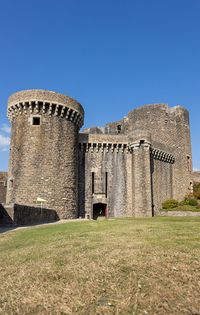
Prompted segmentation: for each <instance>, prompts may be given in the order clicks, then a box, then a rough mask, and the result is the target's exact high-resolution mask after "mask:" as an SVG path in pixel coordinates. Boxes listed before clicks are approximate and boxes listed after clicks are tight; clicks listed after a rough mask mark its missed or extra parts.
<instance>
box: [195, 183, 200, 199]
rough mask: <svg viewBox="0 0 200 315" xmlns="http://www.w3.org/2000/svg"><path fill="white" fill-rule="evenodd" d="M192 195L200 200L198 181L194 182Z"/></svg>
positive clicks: (199, 184)
mask: <svg viewBox="0 0 200 315" xmlns="http://www.w3.org/2000/svg"><path fill="white" fill-rule="evenodd" d="M194 197H195V198H197V199H198V200H200V183H196V184H194Z"/></svg>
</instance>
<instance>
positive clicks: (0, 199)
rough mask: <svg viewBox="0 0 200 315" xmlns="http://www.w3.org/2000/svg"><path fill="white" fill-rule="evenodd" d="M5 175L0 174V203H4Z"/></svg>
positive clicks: (3, 173)
mask: <svg viewBox="0 0 200 315" xmlns="http://www.w3.org/2000/svg"><path fill="white" fill-rule="evenodd" d="M7 176H8V175H7V173H6V172H0V203H5V202H6V189H7Z"/></svg>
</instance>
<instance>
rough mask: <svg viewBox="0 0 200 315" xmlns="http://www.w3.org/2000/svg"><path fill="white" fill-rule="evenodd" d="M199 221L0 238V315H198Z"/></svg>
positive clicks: (64, 228)
mask: <svg viewBox="0 0 200 315" xmlns="http://www.w3.org/2000/svg"><path fill="white" fill-rule="evenodd" d="M199 261H200V218H191V217H190V218H188V217H187V218H168V217H167V218H148V219H114V220H105V221H83V222H80V221H77V222H70V223H66V224H57V225H50V226H43V227H33V228H28V229H22V230H16V231H11V232H6V233H2V234H0V279H1V282H0V283H1V284H0V314H3V315H11V314H14V315H17V314H23V315H26V314H27V315H29V314H30V315H31V314H45V315H47V314H48V315H51V314H52V315H54V314H55V315H56V314H62V315H64V314H70V315H71V314H83V315H90V314H91V315H93V314H113V315H115V314H122V315H128V314H130V315H133V314H138V315H140V314H141V315H142V314H144V315H145V314H151V315H154V314H159V315H165V314H166V315H173V314H174V315H175V314H176V315H179V314H180V315H184V314H185V315H186V314H187V315H189V314H200V283H199V279H200V267H199Z"/></svg>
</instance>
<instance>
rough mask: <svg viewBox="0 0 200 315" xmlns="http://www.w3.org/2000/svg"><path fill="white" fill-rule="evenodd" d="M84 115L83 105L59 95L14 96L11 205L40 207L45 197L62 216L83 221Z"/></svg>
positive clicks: (11, 111) (48, 205)
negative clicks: (80, 147) (80, 193)
mask: <svg viewBox="0 0 200 315" xmlns="http://www.w3.org/2000/svg"><path fill="white" fill-rule="evenodd" d="M19 101H20V102H19ZM82 112H83V110H82V108H81V106H80V104H78V103H76V102H75V101H71V99H69V98H68V97H65V96H61V97H60V94H57V93H54V92H47V91H25V92H21V93H20V92H19V93H16V96H15V94H14V96H11V98H10V99H9V105H8V113H9V117H10V119H11V121H12V136H11V151H10V164H9V173H8V182H9V185H8V192H7V204H13V203H15V204H19V205H23V206H36V200H37V198H38V197H39V198H42V199H44V200H46V202H45V203H44V207H45V208H50V209H54V210H56V211H57V213H58V216H59V218H62V219H64V218H75V217H77V210H78V209H77V208H78V207H77V202H78V180H77V179H78V130H79V128H80V126H81V125H82V120H83V116H82ZM34 117H37V118H40V124H39V125H34V124H33V118H34Z"/></svg>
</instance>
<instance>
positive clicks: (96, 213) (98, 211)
mask: <svg viewBox="0 0 200 315" xmlns="http://www.w3.org/2000/svg"><path fill="white" fill-rule="evenodd" d="M106 208H107V205H106V203H101V202H99V203H95V204H93V219H94V220H97V219H98V218H103V217H106V216H107V213H106Z"/></svg>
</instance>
